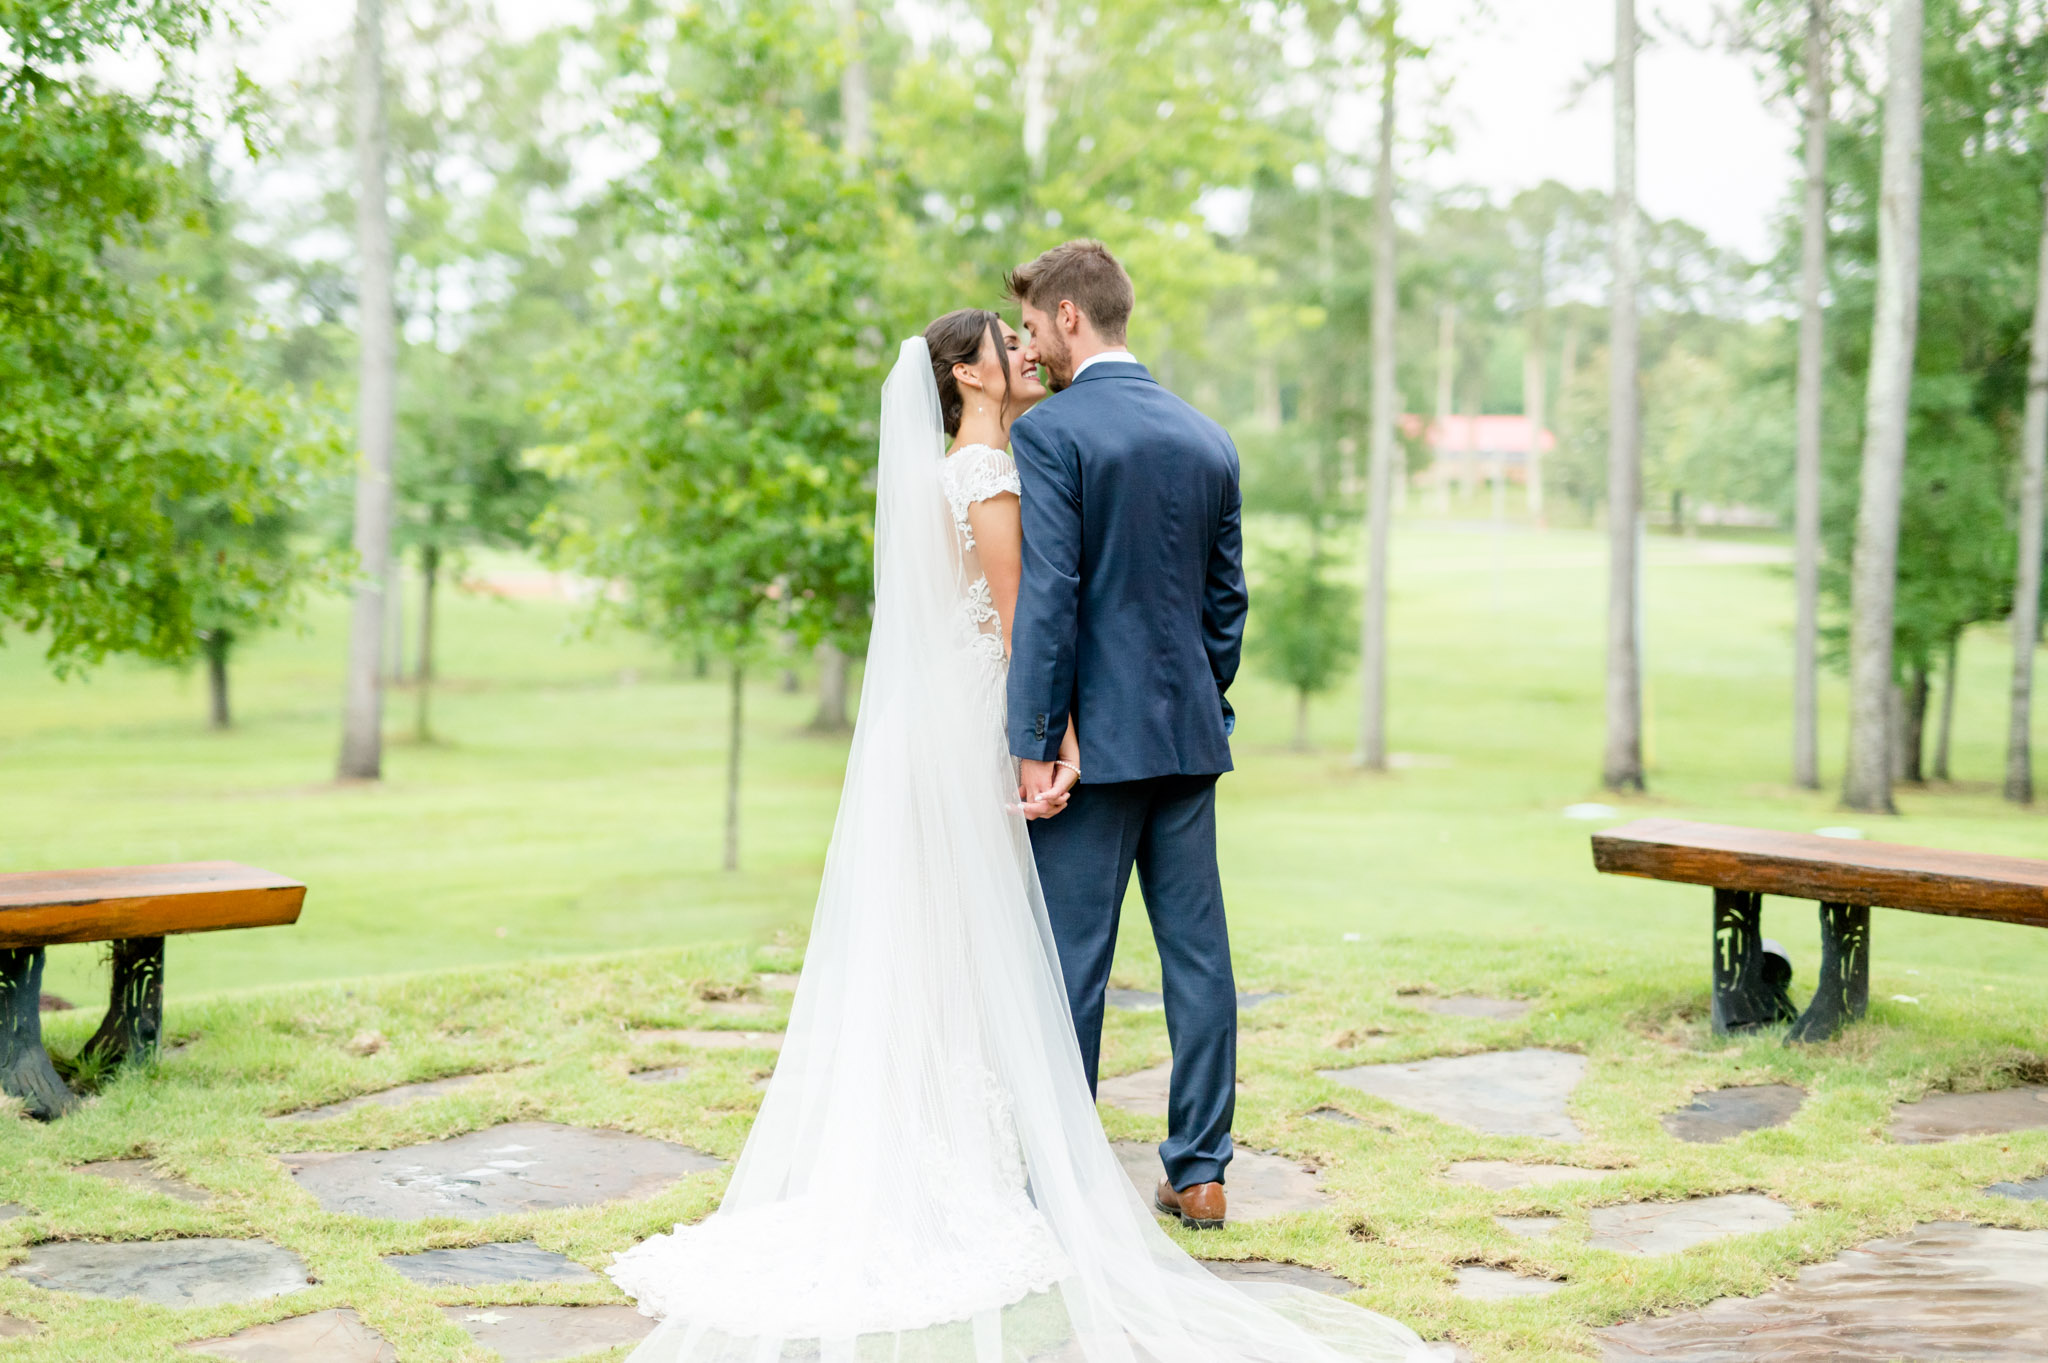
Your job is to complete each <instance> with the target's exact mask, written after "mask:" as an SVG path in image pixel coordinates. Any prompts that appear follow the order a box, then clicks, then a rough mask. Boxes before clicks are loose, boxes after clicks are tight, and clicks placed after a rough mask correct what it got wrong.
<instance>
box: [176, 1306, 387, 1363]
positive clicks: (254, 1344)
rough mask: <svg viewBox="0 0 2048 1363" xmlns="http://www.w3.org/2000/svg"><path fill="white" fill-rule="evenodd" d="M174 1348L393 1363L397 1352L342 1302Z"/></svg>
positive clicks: (293, 1361)
mask: <svg viewBox="0 0 2048 1363" xmlns="http://www.w3.org/2000/svg"><path fill="white" fill-rule="evenodd" d="M178 1347H179V1348H180V1349H183V1350H184V1351H185V1352H187V1353H193V1354H198V1355H199V1356H200V1357H202V1358H232V1359H238V1360H241V1361H242V1363H398V1351H397V1350H396V1349H394V1348H392V1347H391V1345H390V1344H389V1343H387V1342H386V1341H385V1339H384V1336H382V1335H380V1334H378V1333H377V1332H376V1331H375V1330H372V1329H371V1328H370V1327H369V1326H368V1325H365V1324H364V1323H363V1318H362V1317H361V1316H359V1315H357V1314H356V1313H355V1312H354V1311H352V1310H349V1309H348V1308H347V1307H341V1308H339V1309H337V1310H333V1311H315V1312H314V1313H313V1314H311V1315H308V1316H293V1317H292V1318H291V1319H290V1320H280V1321H273V1322H271V1323H270V1324H268V1325H252V1326H250V1327H249V1328H248V1329H246V1330H242V1331H238V1332H237V1333H235V1334H232V1335H228V1336H226V1337H224V1338H221V1339H202V1340H197V1341H195V1342H193V1343H191V1344H181V1345H179V1346H178Z"/></svg>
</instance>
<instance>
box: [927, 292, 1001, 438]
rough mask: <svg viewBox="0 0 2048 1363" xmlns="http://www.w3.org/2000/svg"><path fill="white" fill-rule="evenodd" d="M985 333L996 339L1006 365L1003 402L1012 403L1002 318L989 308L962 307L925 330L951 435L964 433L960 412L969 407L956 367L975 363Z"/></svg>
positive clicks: (940, 408)
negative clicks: (961, 391) (954, 372)
mask: <svg viewBox="0 0 2048 1363" xmlns="http://www.w3.org/2000/svg"><path fill="white" fill-rule="evenodd" d="M984 336H986V337H987V338H988V339H989V340H991V341H994V342H995V345H996V359H997V361H998V362H1000V363H1001V365H1002V366H1003V401H1005V402H1008V401H1009V400H1010V348H1009V347H1008V346H1007V345H1005V344H1003V319H1002V318H1001V317H999V316H998V315H997V314H995V313H993V312H990V311H989V310H988V309H987V308H961V309H959V310H958V311H956V312H949V313H947V314H946V315H945V316H944V317H941V318H939V320H938V321H936V322H933V323H932V324H931V325H930V326H928V327H926V328H925V329H924V343H925V348H926V349H928V350H930V351H931V353H932V378H933V379H934V380H935V381H936V382H937V383H938V385H939V414H940V416H941V417H943V418H944V419H945V423H946V434H947V435H958V434H960V414H961V412H962V411H963V410H964V409H965V399H963V398H962V397H961V396H960V381H959V380H958V379H956V378H954V377H953V366H954V365H956V364H973V363H974V362H975V361H976V360H978V359H980V358H981V341H982V338H983V337H984Z"/></svg>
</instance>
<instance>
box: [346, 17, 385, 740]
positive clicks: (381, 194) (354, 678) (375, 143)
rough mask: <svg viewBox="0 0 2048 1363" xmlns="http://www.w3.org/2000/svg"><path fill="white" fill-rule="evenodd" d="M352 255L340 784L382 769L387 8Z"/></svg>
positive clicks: (362, 86)
mask: <svg viewBox="0 0 2048 1363" xmlns="http://www.w3.org/2000/svg"><path fill="white" fill-rule="evenodd" d="M355 38H356V60H355V120H356V171H357V187H356V192H357V200H356V251H357V257H358V269H359V271H360V285H359V290H358V297H357V308H358V324H357V326H358V331H359V335H360V345H361V359H360V366H361V379H360V383H359V388H358V391H357V395H356V423H357V443H358V447H359V448H358V455H357V460H358V462H357V464H356V505H355V551H356V573H357V577H356V599H355V612H354V616H353V618H352V620H351V625H350V630H349V657H348V692H347V701H346V706H345V710H344V713H343V718H342V735H341V761H340V763H339V767H338V774H339V775H340V776H341V777H342V778H344V779H356V780H376V779H377V778H378V777H380V776H381V775H382V774H383V767H384V735H383V725H384V678H383V672H384V585H385V572H384V569H385V565H386V564H387V563H388V562H389V561H390V558H391V509H392V486H391V455H392V450H393V448H394V446H395V445H396V444H397V440H398V427H397V389H398V330H397V325H396V321H395V318H394V314H393V309H392V301H391V290H392V259H391V222H390V216H389V205H388V204H387V203H386V200H385V192H386V191H385V170H386V167H385V140H386V123H385V111H384V5H383V0H357V4H356V35H355Z"/></svg>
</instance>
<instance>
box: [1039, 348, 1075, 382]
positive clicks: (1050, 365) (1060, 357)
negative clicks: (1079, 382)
mask: <svg viewBox="0 0 2048 1363" xmlns="http://www.w3.org/2000/svg"><path fill="white" fill-rule="evenodd" d="M1038 363H1039V365H1040V367H1042V368H1043V369H1044V370H1045V386H1046V387H1047V388H1049V389H1051V390H1052V391H1053V392H1055V393H1057V392H1060V391H1062V390H1064V389H1065V388H1066V386H1067V385H1068V384H1070V383H1072V382H1073V381H1074V352H1073V351H1071V350H1068V349H1067V347H1066V345H1065V343H1064V342H1062V343H1061V345H1060V348H1059V349H1058V350H1056V351H1055V350H1052V349H1050V348H1048V347H1046V346H1040V347H1039V348H1038Z"/></svg>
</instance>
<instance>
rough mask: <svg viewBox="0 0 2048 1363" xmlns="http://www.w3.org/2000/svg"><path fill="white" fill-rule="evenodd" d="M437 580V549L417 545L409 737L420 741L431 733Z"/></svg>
mask: <svg viewBox="0 0 2048 1363" xmlns="http://www.w3.org/2000/svg"><path fill="white" fill-rule="evenodd" d="M440 580H441V549H440V546H438V545H433V544H423V545H421V546H420V637H419V643H418V646H417V648H416V649H415V651H416V652H417V653H418V655H419V656H418V658H417V659H416V660H415V665H414V670H413V674H412V675H413V688H414V689H413V737H414V738H416V739H418V740H419V741H420V742H422V743H427V742H431V741H432V740H433V737H434V727H433V716H432V714H431V708H432V703H433V702H432V697H433V691H434V596H435V589H436V588H437V587H438V586H439V584H440Z"/></svg>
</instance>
